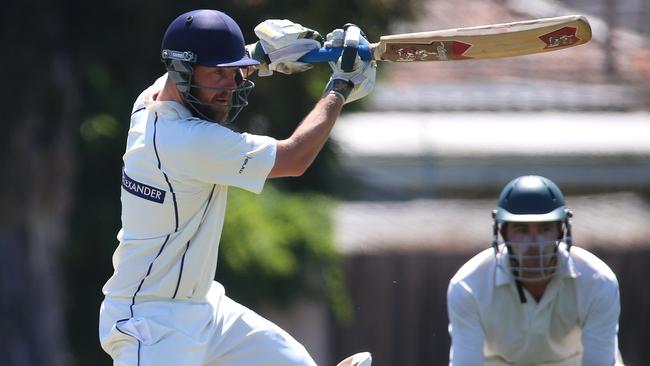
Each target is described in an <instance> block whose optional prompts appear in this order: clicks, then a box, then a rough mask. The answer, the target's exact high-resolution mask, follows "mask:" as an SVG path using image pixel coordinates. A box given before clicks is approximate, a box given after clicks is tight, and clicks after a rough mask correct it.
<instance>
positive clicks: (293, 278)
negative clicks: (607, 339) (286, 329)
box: [216, 186, 350, 320]
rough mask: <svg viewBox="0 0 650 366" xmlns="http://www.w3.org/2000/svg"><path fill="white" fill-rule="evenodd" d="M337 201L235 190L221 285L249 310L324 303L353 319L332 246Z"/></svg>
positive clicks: (269, 191)
mask: <svg viewBox="0 0 650 366" xmlns="http://www.w3.org/2000/svg"><path fill="white" fill-rule="evenodd" d="M333 204H334V203H333V201H332V200H331V199H330V198H327V197H325V196H322V195H316V194H301V195H297V194H296V195H289V194H286V193H282V192H281V191H279V190H277V189H275V188H273V187H272V186H267V187H266V188H265V191H264V193H263V194H262V195H259V196H258V195H254V194H252V193H248V192H244V191H241V190H237V189H231V190H230V191H229V197H228V210H227V213H226V221H225V226H224V230H223V233H222V236H221V237H222V239H221V246H220V250H221V251H220V259H219V266H218V268H217V276H216V277H217V280H218V281H220V282H223V283H224V285H225V286H226V289H227V290H228V292H229V294H230V295H231V296H232V297H234V298H235V299H237V300H238V301H242V302H244V303H246V304H248V305H251V306H254V305H256V304H258V303H259V302H262V301H265V302H271V303H275V304H280V305H286V304H288V303H290V302H291V301H292V299H295V298H296V297H299V296H311V297H316V298H324V299H326V300H327V301H328V302H329V304H330V305H331V309H332V310H333V311H334V314H335V315H336V317H337V318H338V319H339V320H347V319H348V317H349V314H350V309H349V305H348V300H347V296H346V293H345V290H344V285H343V283H342V280H343V275H342V268H341V265H340V256H339V254H338V253H337V251H336V248H335V246H334V243H333V240H332V219H331V212H332V207H333Z"/></svg>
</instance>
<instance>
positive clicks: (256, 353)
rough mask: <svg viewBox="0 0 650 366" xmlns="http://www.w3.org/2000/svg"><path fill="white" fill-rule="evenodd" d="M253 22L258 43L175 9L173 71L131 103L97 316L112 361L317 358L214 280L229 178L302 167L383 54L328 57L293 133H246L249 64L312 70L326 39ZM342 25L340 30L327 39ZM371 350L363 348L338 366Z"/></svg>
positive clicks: (220, 363)
mask: <svg viewBox="0 0 650 366" xmlns="http://www.w3.org/2000/svg"><path fill="white" fill-rule="evenodd" d="M255 33H256V35H257V36H258V37H259V41H258V42H257V43H255V44H253V45H252V46H250V47H249V48H248V49H247V48H246V46H245V43H244V39H243V35H242V32H241V30H240V28H239V26H238V25H237V23H236V22H235V21H234V20H233V19H232V18H230V17H229V16H228V15H226V14H224V13H222V12H219V11H216V10H195V11H190V12H188V13H185V14H182V15H180V16H179V17H177V18H176V19H174V20H173V21H172V22H171V24H170V25H169V27H168V28H167V31H166V32H165V34H164V37H163V40H162V47H161V59H162V62H163V63H164V65H165V68H166V71H167V72H166V73H165V74H164V75H163V76H162V77H160V78H159V79H158V80H156V81H155V82H154V83H153V84H152V85H151V86H149V87H148V88H146V89H145V90H144V91H143V92H142V94H140V96H139V97H138V98H137V100H136V101H135V104H134V105H133V110H132V113H131V123H130V128H129V132H128V138H127V142H126V151H125V153H124V156H123V160H124V167H123V170H122V190H121V201H122V229H121V230H120V231H119V233H118V235H117V238H118V240H119V245H118V247H117V249H116V250H115V253H114V255H113V266H114V269H115V271H114V273H113V275H112V277H111V278H110V279H109V280H108V281H107V282H106V284H105V285H104V287H103V293H104V295H105V299H104V301H103V303H102V305H101V309H100V320H99V338H100V341H101V345H102V348H103V349H104V350H105V351H106V352H107V353H108V354H109V355H110V356H111V357H112V359H113V362H114V365H116V366H127V365H128V366H166V365H169V366H312V365H315V362H314V361H313V359H312V358H311V356H310V355H309V353H308V352H307V351H306V350H305V348H304V347H303V346H302V345H301V344H300V343H298V342H297V341H296V340H295V339H294V338H292V337H291V336H290V335H289V334H287V333H286V332H285V331H283V330H282V329H280V328H279V327H278V326H276V325H275V324H273V323H271V322H270V321H268V320H266V319H264V318H262V317H261V316H259V315H257V314H256V313H254V312H253V311H251V310H249V309H247V308H245V307H244V306H242V305H240V304H238V303H237V302H235V301H233V300H232V299H230V298H229V297H228V296H227V295H226V294H225V291H224V288H223V286H222V285H221V284H219V283H217V282H215V281H213V278H214V274H215V269H216V266H217V253H218V248H219V239H220V236H221V231H222V227H223V223H224V214H225V211H226V197H227V192H228V187H229V186H235V187H239V188H242V189H245V190H248V191H251V192H255V193H260V192H261V191H262V188H263V186H264V182H265V181H266V179H267V178H276V177H288V176H299V175H301V174H302V173H303V172H304V171H305V170H306V169H307V168H308V167H309V166H310V165H311V163H312V162H313V161H314V159H315V157H316V155H317V154H318V152H319V151H320V150H321V148H322V147H323V145H324V144H325V142H326V140H327V138H328V136H329V133H330V130H331V129H332V127H333V126H334V123H335V121H336V119H337V118H338V116H339V114H340V112H341V108H342V107H343V105H344V104H345V103H348V102H350V101H353V100H357V99H360V98H363V97H364V96H366V95H368V94H369V93H370V92H371V90H372V89H373V86H374V82H375V67H376V64H375V62H374V61H361V60H360V59H358V58H356V59H355V60H353V62H349V60H348V61H347V62H346V64H349V65H352V66H353V67H352V69H351V70H350V69H348V70H346V71H343V70H342V68H341V66H340V65H341V60H339V62H338V63H331V66H332V69H333V72H332V76H331V78H330V80H329V82H328V83H327V85H326V86H325V89H324V93H323V95H322V98H321V99H320V100H319V101H318V102H317V103H316V105H315V106H314V108H313V109H312V110H311V112H310V113H309V114H308V115H307V116H306V117H305V118H304V120H303V121H302V122H301V123H300V124H299V125H298V127H297V128H296V129H295V131H294V132H293V134H292V135H291V136H290V137H289V138H287V139H285V140H276V139H274V138H271V137H267V136H257V135H252V134H248V133H237V132H234V131H232V130H231V129H229V128H227V127H226V126H224V124H226V123H231V122H233V121H234V120H235V118H236V116H237V114H238V113H239V112H240V111H241V110H242V108H244V107H245V106H246V105H247V103H248V102H247V98H248V95H249V94H250V92H251V90H252V89H253V87H254V86H255V85H254V83H253V82H252V81H251V80H249V79H248V76H249V73H250V71H251V69H253V68H259V70H263V71H264V74H266V75H268V74H271V73H273V72H274V71H277V72H282V73H286V74H291V73H294V72H300V71H304V70H306V69H308V68H309V67H310V65H308V64H305V63H302V62H299V61H297V60H298V59H299V58H300V57H302V56H303V55H304V54H306V53H307V52H309V51H310V50H313V49H316V48H319V47H321V45H322V37H320V35H319V34H318V33H317V32H315V31H313V30H311V29H308V28H305V27H302V26H301V25H299V24H295V23H293V22H290V21H288V20H268V21H265V22H263V23H261V24H260V25H258V26H257V27H256V29H255ZM357 34H358V33H357ZM345 37H346V31H344V30H342V29H341V30H337V31H335V32H333V33H332V34H330V35H329V37H328V38H329V39H328V42H329V43H330V44H342V42H343V40H344V38H345ZM361 37H362V36H361ZM357 43H361V44H364V43H367V40H365V38H361V39H357ZM353 57H354V54H353ZM287 102H288V103H289V102H290V101H287ZM370 362H371V357H370V354H368V353H367V352H364V353H360V354H357V355H354V356H352V357H350V358H348V359H346V360H344V362H342V363H341V365H345V366H370Z"/></svg>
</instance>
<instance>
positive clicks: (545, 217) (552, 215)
mask: <svg viewBox="0 0 650 366" xmlns="http://www.w3.org/2000/svg"><path fill="white" fill-rule="evenodd" d="M494 218H495V219H496V220H497V221H498V222H547V221H564V220H565V219H566V209H565V207H564V206H561V207H558V208H556V209H555V210H553V211H551V212H547V213H544V214H514V213H511V212H508V211H506V210H504V209H503V208H500V207H499V208H497V210H496V215H495V217H494Z"/></svg>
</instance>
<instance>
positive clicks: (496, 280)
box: [447, 244, 620, 366]
mask: <svg viewBox="0 0 650 366" xmlns="http://www.w3.org/2000/svg"><path fill="white" fill-rule="evenodd" d="M559 254H560V256H559V257H560V264H561V265H560V267H559V272H558V273H557V274H556V276H555V277H553V279H552V280H551V282H550V283H549V284H548V286H547V288H546V290H545V292H544V295H543V296H542V298H541V300H540V302H539V303H537V302H536V301H535V299H534V298H533V297H532V296H531V295H530V294H529V293H528V292H527V291H526V290H524V293H525V296H526V303H523V304H522V303H521V301H520V299H519V295H518V292H517V287H516V285H515V283H514V281H513V280H512V277H511V276H510V275H509V269H508V263H507V262H508V261H507V257H506V255H505V254H504V255H500V256H499V257H498V259H497V258H495V256H494V250H493V249H486V250H484V251H483V252H481V253H479V254H478V255H476V256H475V257H474V258H472V259H471V260H469V261H468V262H467V263H466V264H465V265H463V266H462V267H461V268H460V270H459V271H458V272H457V273H456V275H455V276H454V277H453V278H452V279H451V281H450V283H449V288H448V292H447V311H448V314H449V321H450V323H449V334H450V335H451V338H452V345H451V350H450V365H454V366H461V365H472V366H475V365H484V364H485V365H567V366H568V365H583V366H599V365H603V366H604V365H607V366H612V365H614V359H615V355H616V352H617V350H618V344H617V333H618V317H619V313H620V304H619V292H618V282H617V280H616V276H615V275H614V273H613V272H612V271H611V270H610V268H609V267H608V266H607V265H606V264H605V263H604V262H603V261H601V260H600V259H598V258H597V257H596V256H594V255H593V254H591V253H589V252H588V251H586V250H584V249H582V248H579V247H575V246H574V247H572V248H571V255H570V256H569V254H568V252H567V251H566V246H565V245H564V244H561V245H560V249H559ZM497 262H499V263H503V265H504V266H498V265H497Z"/></svg>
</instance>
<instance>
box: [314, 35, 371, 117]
mask: <svg viewBox="0 0 650 366" xmlns="http://www.w3.org/2000/svg"><path fill="white" fill-rule="evenodd" d="M347 29H348V30H349V29H350V28H349V27H348V28H347ZM357 31H359V30H358V28H357ZM346 33H347V31H344V30H343V29H335V30H334V31H332V32H331V33H329V34H327V38H326V39H327V40H326V42H325V47H342V46H343V44H344V40H345V37H346ZM357 34H358V37H359V41H358V44H359V45H362V44H365V45H368V44H369V42H368V40H367V39H366V38H365V35H364V34H363V32H360V33H357ZM342 58H343V56H341V57H339V59H338V61H337V62H335V63H334V62H330V63H329V65H330V67H331V68H332V76H331V77H330V79H329V81H328V83H327V85H326V86H325V91H324V92H323V95H326V94H328V93H331V92H333V93H336V95H337V96H339V97H340V98H341V99H342V100H343V103H344V104H346V103H350V102H352V101H355V100H358V99H361V98H363V97H365V96H366V95H368V94H370V92H371V91H372V89H373V88H374V87H375V77H376V75H377V63H376V62H375V61H374V60H373V61H363V60H361V58H359V56H358V55H356V56H355V59H354V64H353V67H352V70H351V71H347V72H346V71H344V70H343V69H342V68H341V62H342V61H343V60H342Z"/></svg>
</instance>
